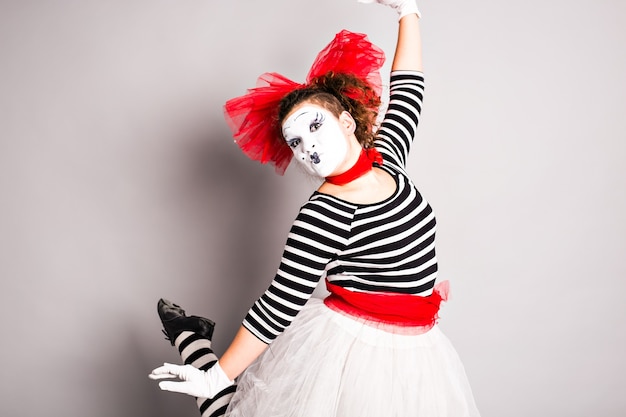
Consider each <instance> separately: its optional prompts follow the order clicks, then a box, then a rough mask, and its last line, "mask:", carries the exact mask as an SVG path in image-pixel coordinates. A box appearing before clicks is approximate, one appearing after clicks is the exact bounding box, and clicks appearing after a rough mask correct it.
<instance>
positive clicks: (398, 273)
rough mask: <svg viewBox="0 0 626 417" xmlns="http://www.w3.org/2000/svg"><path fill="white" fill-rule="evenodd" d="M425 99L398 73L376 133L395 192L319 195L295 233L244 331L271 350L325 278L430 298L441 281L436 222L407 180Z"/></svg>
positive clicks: (414, 82) (420, 87)
mask: <svg viewBox="0 0 626 417" xmlns="http://www.w3.org/2000/svg"><path fill="white" fill-rule="evenodd" d="M423 91H424V78H423V75H422V74H421V73H420V72H415V71H394V72H393V73H392V74H391V82H390V88H389V93H390V100H389V106H388V108H387V112H386V113H385V118H384V120H383V122H382V124H381V126H380V129H379V130H378V132H377V140H376V147H377V149H378V150H379V151H380V153H381V154H382V155H383V158H384V161H385V162H384V164H383V167H382V168H383V169H385V170H386V171H387V172H389V173H390V174H391V175H392V176H393V177H394V178H395V180H396V183H397V190H396V192H395V193H394V194H393V195H392V196H391V197H390V198H388V199H387V200H385V201H383V202H380V203H376V204H367V205H360V204H353V203H349V202H346V201H343V200H340V199H338V198H335V197H333V196H330V195H327V194H321V193H318V192H315V193H313V195H312V196H311V198H310V199H309V201H307V202H306V204H304V206H303V207H302V208H301V209H300V212H299V214H298V216H297V218H296V220H295V222H294V223H293V226H292V228H291V231H290V232H289V235H288V238H287V243H286V245H285V250H284V253H283V256H282V259H281V263H280V266H279V268H278V272H277V274H276V277H275V278H274V280H273V281H272V284H271V285H270V287H269V288H268V290H267V291H266V292H265V293H264V294H263V295H262V296H261V298H260V299H259V300H257V301H256V302H255V303H254V305H253V306H252V308H251V309H250V310H249V312H248V314H247V316H246V318H245V319H244V322H243V325H244V326H245V327H246V328H247V329H248V330H250V331H251V332H252V333H253V334H254V335H256V336H257V337H258V338H259V339H260V340H262V341H264V342H265V343H271V341H272V340H274V339H275V338H276V336H278V335H279V334H280V333H281V332H282V331H283V330H284V329H285V328H286V327H287V326H288V325H289V324H290V323H291V321H292V320H293V319H294V317H295V316H296V314H297V313H298V312H299V311H300V310H301V309H302V307H303V306H304V304H305V303H306V301H307V300H308V299H309V298H310V296H311V294H312V293H313V290H314V289H315V287H316V286H317V283H318V282H319V280H320V279H321V278H323V277H324V276H328V278H329V279H330V280H331V281H332V282H333V283H335V284H337V285H340V286H342V287H344V288H347V289H350V290H353V291H365V292H395V293H403V294H414V295H420V296H421V295H429V294H430V293H431V292H432V289H433V287H434V284H435V279H436V277H437V259H436V256H435V216H434V214H433V211H432V209H431V207H430V206H429V204H428V203H427V202H426V200H424V199H423V198H422V196H421V195H420V193H419V192H418V190H417V188H416V187H415V185H414V184H413V182H412V181H411V180H410V179H409V177H408V176H407V174H406V171H405V166H406V160H407V157H408V154H409V151H410V148H411V143H412V140H413V138H414V136H415V131H416V129H417V125H418V123H419V116H420V112H421V108H422V98H423Z"/></svg>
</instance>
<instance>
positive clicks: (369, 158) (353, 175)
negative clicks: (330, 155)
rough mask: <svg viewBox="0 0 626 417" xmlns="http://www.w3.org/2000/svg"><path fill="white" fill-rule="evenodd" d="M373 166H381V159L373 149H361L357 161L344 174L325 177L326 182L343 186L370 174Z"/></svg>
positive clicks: (378, 153)
mask: <svg viewBox="0 0 626 417" xmlns="http://www.w3.org/2000/svg"><path fill="white" fill-rule="evenodd" d="M374 164H378V165H379V166H380V165H382V164H383V157H382V155H381V154H380V152H378V151H377V150H376V149H375V148H367V149H365V148H363V149H362V150H361V154H360V155H359V159H358V160H357V161H356V163H355V164H354V165H352V167H351V168H350V169H348V170H347V171H346V172H343V173H341V174H338V175H333V176H330V177H326V181H328V182H329V183H331V184H335V185H345V184H348V183H350V182H352V181H354V180H355V179H357V178H359V177H362V176H363V175H365V174H367V173H368V172H370V171H371V170H372V168H373V165H374Z"/></svg>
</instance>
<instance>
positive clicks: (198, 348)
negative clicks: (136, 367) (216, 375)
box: [174, 331, 237, 417]
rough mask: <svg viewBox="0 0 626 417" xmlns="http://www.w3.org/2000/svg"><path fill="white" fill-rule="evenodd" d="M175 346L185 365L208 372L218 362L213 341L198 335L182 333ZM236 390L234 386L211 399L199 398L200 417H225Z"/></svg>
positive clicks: (187, 332)
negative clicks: (212, 346)
mask: <svg viewBox="0 0 626 417" xmlns="http://www.w3.org/2000/svg"><path fill="white" fill-rule="evenodd" d="M174 346H175V347H176V349H178V353H180V357H181V358H182V360H183V362H184V364H185V365H192V366H195V367H196V368H198V369H202V370H203V371H206V370H207V369H210V368H211V367H212V366H213V365H215V362H217V359H218V357H217V355H215V353H214V352H213V349H211V341H210V340H208V339H205V338H204V337H202V336H200V335H198V334H197V333H194V332H190V331H184V332H182V333H181V334H180V335H179V336H178V337H177V338H176V340H175V341H174ZM236 389H237V386H236V385H232V386H230V387H228V388H226V389H224V390H223V391H221V392H220V393H219V394H217V395H216V396H215V397H213V398H211V399H208V398H197V399H196V403H197V404H198V410H199V411H200V415H201V416H202V417H219V416H223V415H224V414H225V413H226V408H227V407H228V403H229V402H230V399H231V398H232V396H233V394H234V393H235V390H236Z"/></svg>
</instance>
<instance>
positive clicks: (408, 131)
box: [376, 71, 424, 170]
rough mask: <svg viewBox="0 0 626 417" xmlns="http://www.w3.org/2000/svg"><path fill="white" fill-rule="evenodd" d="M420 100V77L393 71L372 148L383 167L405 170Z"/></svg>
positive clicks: (415, 128)
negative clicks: (381, 156)
mask: <svg viewBox="0 0 626 417" xmlns="http://www.w3.org/2000/svg"><path fill="white" fill-rule="evenodd" d="M423 97H424V74H422V73H421V72H419V71H393V72H392V73H391V77H390V82H389V105H388V107H387V111H386V113H385V117H384V119H383V121H382V123H381V126H380V128H379V129H378V132H377V133H376V136H377V138H376V148H377V149H378V150H379V152H380V153H381V154H382V155H383V158H384V160H385V163H390V164H392V165H394V166H396V167H397V168H400V169H402V170H403V169H405V168H406V161H407V158H408V155H409V152H410V150H411V144H412V142H413V139H414V138H415V132H416V130H417V125H418V123H419V118H420V113H421V111H422V100H423Z"/></svg>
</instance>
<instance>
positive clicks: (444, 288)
mask: <svg viewBox="0 0 626 417" xmlns="http://www.w3.org/2000/svg"><path fill="white" fill-rule="evenodd" d="M326 288H327V289H328V291H330V295H329V296H328V297H326V298H325V299H324V304H326V305H327V306H328V307H329V308H331V309H333V310H336V311H340V312H344V313H347V314H349V315H351V316H354V317H359V318H363V319H366V320H371V321H375V322H379V323H386V324H392V325H396V326H405V327H425V331H427V330H430V329H431V328H432V327H433V326H434V325H435V324H436V323H437V319H438V318H439V316H438V314H437V313H438V312H439V306H440V304H441V302H442V301H447V299H448V292H449V288H450V285H449V282H448V281H443V282H440V283H439V284H437V285H435V289H434V291H433V293H432V294H431V295H429V296H426V297H422V296H418V295H411V294H398V293H374V294H372V293H364V292H356V291H350V290H347V289H345V288H343V287H340V286H338V285H335V284H332V283H331V282H330V281H328V279H327V280H326Z"/></svg>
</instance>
